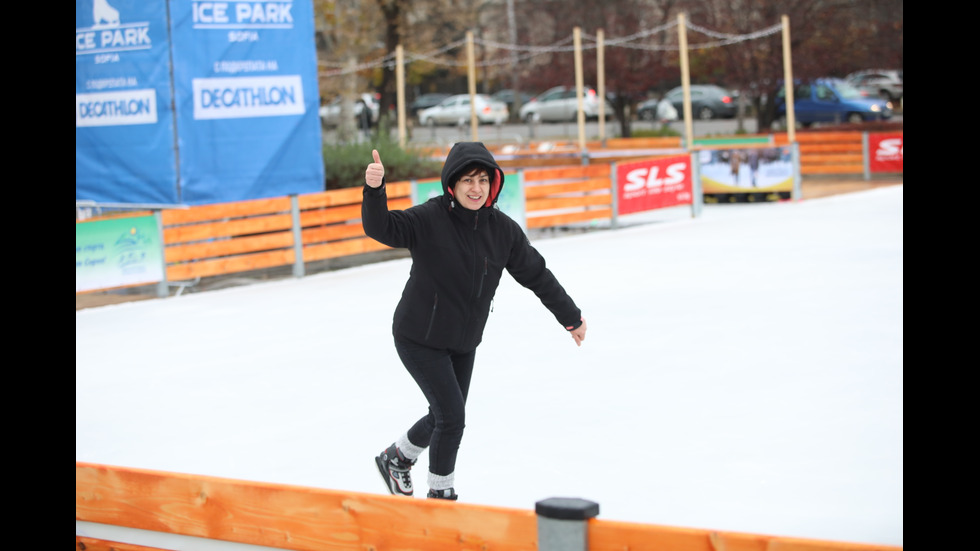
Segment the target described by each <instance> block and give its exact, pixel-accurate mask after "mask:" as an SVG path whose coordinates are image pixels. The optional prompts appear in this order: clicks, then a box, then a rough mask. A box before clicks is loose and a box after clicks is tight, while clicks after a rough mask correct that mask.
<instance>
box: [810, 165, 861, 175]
mask: <svg viewBox="0 0 980 551" xmlns="http://www.w3.org/2000/svg"><path fill="white" fill-rule="evenodd" d="M800 174H864V166H863V165H804V164H802V163H801V164H800Z"/></svg>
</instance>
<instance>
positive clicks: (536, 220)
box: [527, 209, 612, 228]
mask: <svg viewBox="0 0 980 551" xmlns="http://www.w3.org/2000/svg"><path fill="white" fill-rule="evenodd" d="M611 218H612V209H596V210H589V211H581V212H571V213H566V214H552V215H547V216H528V217H527V227H528V228H549V227H552V226H565V225H568V224H575V223H578V222H591V221H593V220H600V219H611Z"/></svg>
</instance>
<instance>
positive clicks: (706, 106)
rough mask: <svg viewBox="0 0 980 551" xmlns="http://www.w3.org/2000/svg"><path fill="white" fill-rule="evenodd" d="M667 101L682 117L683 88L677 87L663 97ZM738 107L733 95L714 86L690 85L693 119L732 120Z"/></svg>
mask: <svg viewBox="0 0 980 551" xmlns="http://www.w3.org/2000/svg"><path fill="white" fill-rule="evenodd" d="M665 97H666V98H667V101H669V102H670V104H671V105H673V106H674V109H677V113H678V114H679V115H680V116H681V118H683V117H684V88H683V87H681V86H678V87H677V88H674V89H673V90H671V91H670V92H667V95H666V96H665ZM737 110H738V106H737V105H736V102H735V94H733V93H731V92H730V91H728V90H726V89H725V88H722V87H721V86H715V85H714V84H692V85H691V116H692V117H694V118H695V119H701V120H709V119H733V118H735V113H736V111H737Z"/></svg>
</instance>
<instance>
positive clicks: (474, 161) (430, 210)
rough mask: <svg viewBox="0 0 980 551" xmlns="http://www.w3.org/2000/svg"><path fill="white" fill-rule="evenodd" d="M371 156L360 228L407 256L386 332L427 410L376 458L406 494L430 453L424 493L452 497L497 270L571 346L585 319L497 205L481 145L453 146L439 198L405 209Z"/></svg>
mask: <svg viewBox="0 0 980 551" xmlns="http://www.w3.org/2000/svg"><path fill="white" fill-rule="evenodd" d="M372 155H373V156H374V162H373V163H370V164H368V166H367V170H366V171H365V174H364V180H365V186H364V198H363V201H362V203H361V218H362V223H363V225H364V232H365V233H366V234H367V235H368V236H370V237H371V238H373V239H375V240H377V241H378V242H380V243H383V244H384V245H387V246H389V247H395V248H407V249H408V250H409V251H410V252H411V255H412V268H411V272H410V274H409V277H408V282H407V283H406V284H405V288H404V290H403V291H402V297H401V300H400V301H399V302H398V305H397V306H396V308H395V313H394V320H393V322H392V334H393V336H394V341H395V350H396V351H397V352H398V356H399V358H400V359H401V361H402V363H403V364H404V365H405V369H407V370H408V372H409V374H410V375H411V376H412V378H413V379H414V380H415V382H416V383H417V384H418V386H419V389H421V390H422V394H423V395H424V396H425V399H426V400H427V401H428V405H429V408H428V412H427V413H426V414H425V415H424V416H422V418H421V419H419V420H418V421H416V422H415V424H413V425H412V426H411V427H410V428H409V429H408V431H406V432H405V433H403V434H401V435H400V436H398V438H397V439H396V440H395V441H394V443H392V444H391V445H390V446H388V447H387V448H386V449H385V450H383V451H382V452H381V454H380V455H378V456H377V457H375V462H376V463H377V465H378V470H379V471H380V472H381V476H382V478H383V479H384V481H385V485H386V486H387V488H388V491H389V492H391V493H392V494H395V495H404V496H412V495H413V486H412V478H411V469H412V465H414V464H415V461H416V459H417V458H418V457H419V456H420V455H422V453H423V452H424V451H425V449H426V448H428V450H429V473H428V485H429V492H428V494H427V497H429V498H439V499H450V500H455V499H456V498H457V495H456V490H455V488H454V476H455V471H456V455H457V453H458V451H459V445H460V442H461V440H462V438H463V428H464V426H465V406H466V396H467V394H468V393H469V387H470V377H471V375H472V373H473V362H474V359H475V358H476V349H477V346H479V344H480V342H481V340H482V339H483V329H484V327H485V326H486V323H487V318H488V317H489V315H490V306H491V302H492V300H493V297H494V293H495V292H496V290H497V284H498V283H499V282H500V277H501V275H502V274H503V271H504V269H506V270H507V271H508V272H509V273H510V275H511V276H512V277H513V278H514V279H515V280H516V281H517V282H518V283H520V284H521V285H523V286H524V287H526V288H528V289H530V290H531V291H533V292H534V294H535V295H537V297H538V299H540V300H541V303H542V304H543V305H544V306H545V307H546V308H547V309H548V310H550V311H551V313H552V314H553V315H554V316H555V319H556V320H558V323H560V324H561V326H562V327H563V328H564V329H565V330H566V331H568V333H569V335H571V337H572V339H573V340H574V341H575V344H577V345H578V346H581V345H582V341H584V340H585V332H586V324H585V319H584V318H583V317H582V312H581V310H579V308H578V307H577V306H576V305H575V302H574V301H573V300H572V299H571V297H569V296H568V293H566V292H565V289H564V288H563V287H562V286H561V284H559V282H558V280H557V279H556V278H555V276H554V274H552V272H551V270H549V269H548V268H547V267H546V266H545V260H544V257H542V256H541V254H540V253H539V252H538V251H537V250H536V249H535V248H534V247H532V246H531V244H530V242H529V241H528V239H527V236H526V235H525V234H524V231H523V230H522V229H521V227H520V225H519V224H518V223H517V222H515V221H514V220H513V219H512V218H510V217H509V216H507V215H506V214H504V213H503V212H502V211H500V210H499V209H498V208H497V207H496V203H497V198H498V197H499V196H500V191H501V189H502V188H503V185H504V173H503V171H502V170H501V169H500V167H499V166H498V165H497V162H496V161H495V160H494V158H493V155H492V154H491V153H490V151H488V150H487V148H486V147H485V146H484V145H483V144H482V143H479V142H461V143H457V144H456V145H454V146H453V147H452V149H451V150H450V152H449V155H448V156H447V158H446V163H445V165H444V166H443V168H442V191H443V194H442V195H440V196H437V197H433V198H431V199H429V200H428V201H426V202H425V203H422V204H420V205H416V206H414V207H411V208H409V209H406V210H393V211H389V210H388V203H387V195H386V194H385V178H384V175H385V169H384V165H383V164H382V162H381V157H380V155H379V154H378V151H377V150H374V151H373V152H372Z"/></svg>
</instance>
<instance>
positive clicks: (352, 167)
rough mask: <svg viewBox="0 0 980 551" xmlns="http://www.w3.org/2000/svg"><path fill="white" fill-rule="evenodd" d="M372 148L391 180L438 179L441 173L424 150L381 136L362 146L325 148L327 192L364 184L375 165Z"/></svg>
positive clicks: (332, 146) (324, 165) (348, 145)
mask: <svg viewBox="0 0 980 551" xmlns="http://www.w3.org/2000/svg"><path fill="white" fill-rule="evenodd" d="M373 149H377V150H378V154H379V155H381V162H382V163H383V164H384V165H385V177H386V178H387V179H388V180H389V181H395V180H399V181H401V180H413V179H425V178H438V177H439V176H440V175H441V173H442V163H441V162H439V161H436V160H432V159H430V158H429V157H428V156H426V154H425V153H424V152H423V151H422V150H420V149H416V148H413V147H411V146H409V147H408V148H405V149H403V148H402V147H401V146H400V145H398V143H397V142H395V141H392V140H391V139H390V138H388V137H380V138H373V139H372V140H371V141H367V142H361V143H350V144H340V145H324V146H323V170H324V180H325V186H324V187H325V189H340V188H347V187H358V186H362V185H364V169H365V168H367V165H368V164H369V163H371V162H373V160H372V159H373V157H371V150H373Z"/></svg>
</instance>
